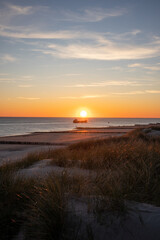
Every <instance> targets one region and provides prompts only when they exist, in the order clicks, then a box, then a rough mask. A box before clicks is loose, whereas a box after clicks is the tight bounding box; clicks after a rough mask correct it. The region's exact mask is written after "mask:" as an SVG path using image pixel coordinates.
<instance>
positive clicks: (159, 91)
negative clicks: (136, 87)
mask: <svg viewBox="0 0 160 240" xmlns="http://www.w3.org/2000/svg"><path fill="white" fill-rule="evenodd" d="M146 92H147V93H155V94H156V93H160V90H146Z"/></svg>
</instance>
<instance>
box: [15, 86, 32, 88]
mask: <svg viewBox="0 0 160 240" xmlns="http://www.w3.org/2000/svg"><path fill="white" fill-rule="evenodd" d="M18 87H20V88H30V87H33V85H18Z"/></svg>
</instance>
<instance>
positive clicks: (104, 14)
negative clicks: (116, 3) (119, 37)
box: [63, 8, 127, 22]
mask: <svg viewBox="0 0 160 240" xmlns="http://www.w3.org/2000/svg"><path fill="white" fill-rule="evenodd" d="M126 12H127V10H126V9H104V8H90V9H85V10H83V11H81V12H76V13H75V12H72V11H67V10H66V11H65V12H63V15H64V19H63V20H65V21H76V22H99V21H102V20H104V19H106V18H110V17H119V16H122V15H124V14H125V13H126Z"/></svg>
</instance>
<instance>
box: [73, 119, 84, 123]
mask: <svg viewBox="0 0 160 240" xmlns="http://www.w3.org/2000/svg"><path fill="white" fill-rule="evenodd" d="M73 123H87V119H85V120H78V119H74V120H73Z"/></svg>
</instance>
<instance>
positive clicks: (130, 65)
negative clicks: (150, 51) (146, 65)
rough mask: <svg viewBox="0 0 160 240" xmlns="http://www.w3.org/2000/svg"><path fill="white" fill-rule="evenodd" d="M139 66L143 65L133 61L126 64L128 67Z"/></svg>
mask: <svg viewBox="0 0 160 240" xmlns="http://www.w3.org/2000/svg"><path fill="white" fill-rule="evenodd" d="M141 66H143V65H142V64H141V63H133V64H129V65H128V67H130V68H135V67H141Z"/></svg>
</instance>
